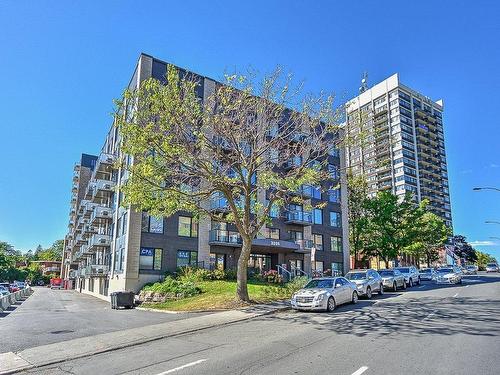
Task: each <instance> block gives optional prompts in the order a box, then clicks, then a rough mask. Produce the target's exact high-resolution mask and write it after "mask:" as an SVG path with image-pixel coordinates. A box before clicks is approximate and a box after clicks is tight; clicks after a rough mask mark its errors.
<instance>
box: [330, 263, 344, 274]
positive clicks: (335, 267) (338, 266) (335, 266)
mask: <svg viewBox="0 0 500 375" xmlns="http://www.w3.org/2000/svg"><path fill="white" fill-rule="evenodd" d="M343 273H344V265H343V264H342V263H340V262H333V263H332V275H342V274H343Z"/></svg>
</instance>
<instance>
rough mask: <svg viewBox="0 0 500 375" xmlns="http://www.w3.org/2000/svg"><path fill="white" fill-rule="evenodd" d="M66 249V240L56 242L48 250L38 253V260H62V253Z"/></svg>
mask: <svg viewBox="0 0 500 375" xmlns="http://www.w3.org/2000/svg"><path fill="white" fill-rule="evenodd" d="M63 247H64V240H57V241H55V242H54V243H53V244H52V245H51V246H50V247H49V248H48V249H45V250H42V251H40V252H39V253H38V256H37V258H38V260H54V261H60V260H62V252H63Z"/></svg>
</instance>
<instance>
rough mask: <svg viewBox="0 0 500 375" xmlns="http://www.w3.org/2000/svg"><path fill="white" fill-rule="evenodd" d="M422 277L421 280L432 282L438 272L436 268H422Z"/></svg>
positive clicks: (420, 272) (419, 272)
mask: <svg viewBox="0 0 500 375" xmlns="http://www.w3.org/2000/svg"><path fill="white" fill-rule="evenodd" d="M418 274H419V275H420V280H426V281H432V280H433V279H434V276H435V275H436V270H435V269H434V268H421V269H419V270H418Z"/></svg>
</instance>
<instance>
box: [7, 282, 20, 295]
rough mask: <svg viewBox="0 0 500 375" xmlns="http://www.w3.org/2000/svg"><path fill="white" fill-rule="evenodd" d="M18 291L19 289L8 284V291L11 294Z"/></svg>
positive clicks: (14, 285)
mask: <svg viewBox="0 0 500 375" xmlns="http://www.w3.org/2000/svg"><path fill="white" fill-rule="evenodd" d="M18 290H19V287H18V286H17V285H16V284H10V287H9V291H10V292H11V293H14V292H17V291H18Z"/></svg>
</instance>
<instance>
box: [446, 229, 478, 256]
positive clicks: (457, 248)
mask: <svg viewBox="0 0 500 375" xmlns="http://www.w3.org/2000/svg"><path fill="white" fill-rule="evenodd" d="M452 243H453V246H454V249H453V251H454V252H455V254H456V255H457V256H458V257H459V258H460V259H463V260H465V262H466V263H475V262H476V261H477V253H476V250H474V248H473V247H472V246H471V245H470V244H469V243H468V242H467V238H466V237H465V236H462V235H460V234H457V235H455V236H453V238H452Z"/></svg>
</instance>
